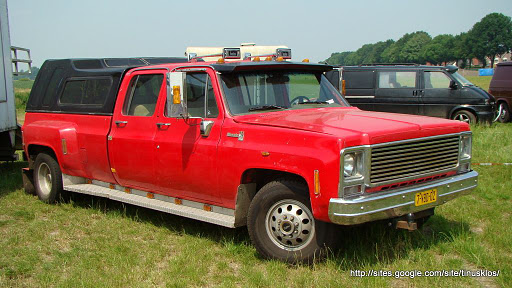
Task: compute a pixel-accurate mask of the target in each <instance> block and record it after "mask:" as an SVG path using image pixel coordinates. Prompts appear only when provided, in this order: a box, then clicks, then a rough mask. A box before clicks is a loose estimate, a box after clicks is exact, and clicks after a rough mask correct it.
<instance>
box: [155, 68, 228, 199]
mask: <svg viewBox="0 0 512 288" xmlns="http://www.w3.org/2000/svg"><path fill="white" fill-rule="evenodd" d="M178 73H179V74H180V75H181V76H179V77H178V78H180V79H182V80H181V81H182V82H181V83H182V85H183V87H179V88H177V86H179V85H175V84H176V83H174V84H173V83H171V84H170V85H171V87H170V89H168V90H167V91H168V96H167V100H166V103H165V105H163V111H162V112H161V113H162V114H161V115H160V123H159V125H158V127H157V131H156V136H155V144H156V152H155V165H156V166H155V168H156V171H155V180H156V183H157V185H158V190H159V192H160V193H162V194H165V195H168V196H173V197H180V198H184V199H189V200H198V201H203V202H212V203H219V202H220V200H219V199H220V197H218V189H217V187H218V181H217V178H218V177H217V175H218V174H217V169H218V163H219V162H218V158H217V147H218V145H219V141H220V135H221V134H220V133H221V128H222V122H223V115H222V113H219V111H220V110H219V107H218V105H217V103H220V99H221V97H220V90H219V88H218V85H216V83H217V81H216V79H217V77H216V74H215V73H214V72H213V70H206V69H205V68H198V69H197V70H194V68H189V69H187V72H186V73H185V72H171V73H170V74H169V77H170V79H171V77H172V76H173V75H172V74H178ZM172 78H173V79H174V78H175V77H172ZM170 81H171V80H170ZM171 82H172V81H171ZM176 89H178V91H181V92H180V93H182V95H181V97H182V99H183V101H186V109H184V110H181V112H179V113H178V114H176V112H175V110H173V109H174V108H173V101H175V100H176V97H174V96H175V95H172V94H173V93H174V92H176ZM180 89H181V90H180ZM173 90H174V91H173ZM182 104H183V103H182Z"/></svg>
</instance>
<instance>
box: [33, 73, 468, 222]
mask: <svg viewBox="0 0 512 288" xmlns="http://www.w3.org/2000/svg"><path fill="white" fill-rule="evenodd" d="M200 65H201V64H197V63H186V64H184V63H181V64H178V65H177V64H169V65H164V66H162V67H166V68H168V69H169V70H172V69H174V68H176V67H177V66H200ZM202 65H204V64H202ZM203 67H204V66H203ZM166 71H167V69H165V70H164V69H163V70H154V69H153V70H147V71H145V72H134V71H132V72H129V73H127V75H126V76H125V77H124V79H123V82H122V83H121V89H120V92H119V97H118V98H117V103H116V106H115V110H114V116H113V117H109V116H91V115H70V114H51V113H27V116H26V122H25V125H24V127H23V130H24V141H25V144H26V146H28V147H30V145H34V144H36V145H43V146H47V147H50V148H52V149H53V150H54V151H55V154H56V155H57V158H58V161H59V163H61V166H62V171H63V173H66V174H70V175H76V176H82V177H87V178H93V179H98V180H102V181H106V182H110V183H115V182H117V183H119V184H121V185H123V186H127V187H132V188H140V189H143V190H148V191H154V192H157V193H161V194H165V195H168V196H175V197H180V198H183V199H190V200H196V201H201V202H205V203H212V204H217V205H220V206H224V207H227V208H232V209H234V208H235V203H236V196H237V188H238V186H239V185H240V184H241V181H242V179H241V178H242V175H243V173H244V172H245V171H247V170H248V169H255V168H256V169H269V170H277V171H284V172H289V173H293V174H296V175H299V176H301V177H303V178H304V179H305V180H306V182H307V183H308V186H309V191H310V196H311V197H310V198H311V204H312V209H313V213H314V216H315V217H316V218H318V219H320V220H323V221H329V218H328V215H327V214H328V213H327V212H328V204H329V199H330V198H332V197H338V183H339V178H340V175H339V173H340V159H339V158H340V150H341V149H343V148H346V147H353V146H360V145H369V144H377V143H384V142H391V141H399V140H404V139H411V138H418V137H427V136H434V135H441V134H451V133H458V132H461V131H468V130H469V126H468V125H467V124H466V123H462V122H458V121H451V120H445V119H439V118H430V117H423V116H413V115H402V114H389V113H377V112H367V111H361V110H359V109H357V108H353V107H347V108H317V109H305V110H286V111H278V112H262V113H258V114H251V115H244V116H235V117H233V116H231V115H230V114H229V113H228V112H227V111H226V109H225V104H224V102H223V100H222V97H221V90H220V88H219V85H218V82H217V75H216V73H215V72H214V71H213V70H211V68H207V71H208V73H209V75H210V77H211V79H212V83H213V86H214V92H215V97H216V99H217V103H218V108H219V116H218V117H217V118H215V119H208V120H212V121H214V125H213V128H212V130H211V133H210V135H209V136H208V137H202V136H201V135H200V132H199V125H198V124H199V122H200V119H187V120H185V119H183V118H167V117H165V116H164V113H163V112H164V106H165V100H166V97H167V91H166V89H164V88H165V87H164V86H165V81H164V83H163V84H162V90H161V92H160V96H159V100H158V103H157V106H156V111H155V113H154V114H153V116H150V117H139V116H125V115H123V113H122V106H123V103H124V101H125V94H126V91H127V88H128V83H129V81H130V79H131V77H132V76H133V75H134V74H136V73H166ZM115 121H127V122H128V123H126V124H120V125H117V124H115ZM157 123H169V124H170V126H162V127H157V125H156V124H157ZM109 131H110V134H109ZM240 132H243V133H244V138H243V141H241V140H239V139H238V138H236V137H232V136H233V134H239V133H240ZM228 133H229V135H228ZM107 135H109V136H112V140H109V141H108V140H107ZM61 139H66V141H67V150H68V151H67V152H68V153H67V154H66V155H63V153H62V143H61ZM107 142H108V149H107ZM107 151H108V153H107ZM262 152H268V153H269V155H266V153H264V154H262ZM109 158H110V163H109ZM110 164H111V165H112V166H110ZM111 168H114V169H115V173H111ZM314 170H318V171H319V176H320V194H319V195H315V194H314V193H313V190H314V189H313V187H314V184H313V182H314V181H313V177H314V174H313V173H314ZM112 174H114V175H115V176H113V175H112ZM114 177H115V178H114Z"/></svg>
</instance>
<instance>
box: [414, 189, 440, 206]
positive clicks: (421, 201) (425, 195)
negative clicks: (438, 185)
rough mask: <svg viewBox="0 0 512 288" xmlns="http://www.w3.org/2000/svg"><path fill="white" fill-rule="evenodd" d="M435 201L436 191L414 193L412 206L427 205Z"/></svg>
mask: <svg viewBox="0 0 512 288" xmlns="http://www.w3.org/2000/svg"><path fill="white" fill-rule="evenodd" d="M436 201H437V189H431V190H427V191H423V192H419V193H416V195H415V196H414V205H415V206H421V205H425V204H428V203H433V202H436Z"/></svg>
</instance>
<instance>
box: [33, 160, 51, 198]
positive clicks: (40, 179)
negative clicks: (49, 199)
mask: <svg viewBox="0 0 512 288" xmlns="http://www.w3.org/2000/svg"><path fill="white" fill-rule="evenodd" d="M37 186H38V187H39V191H40V192H41V194H42V196H48V195H50V192H51V191H52V173H51V170H50V166H48V164H46V163H44V162H43V163H41V164H40V165H39V168H38V169H37Z"/></svg>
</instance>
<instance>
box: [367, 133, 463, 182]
mask: <svg viewBox="0 0 512 288" xmlns="http://www.w3.org/2000/svg"><path fill="white" fill-rule="evenodd" d="M458 160H459V135H451V136H446V137H438V138H429V139H423V140H421V139H419V140H414V141H407V142H399V143H395V144H389V145H383V146H379V147H372V149H371V167H372V168H371V171H370V182H371V184H372V185H376V184H380V183H389V182H396V181H399V180H402V179H409V178H412V177H420V176H424V175H432V174H434V173H436V172H439V173H442V172H444V171H446V170H450V169H454V168H456V167H457V163H458Z"/></svg>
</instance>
